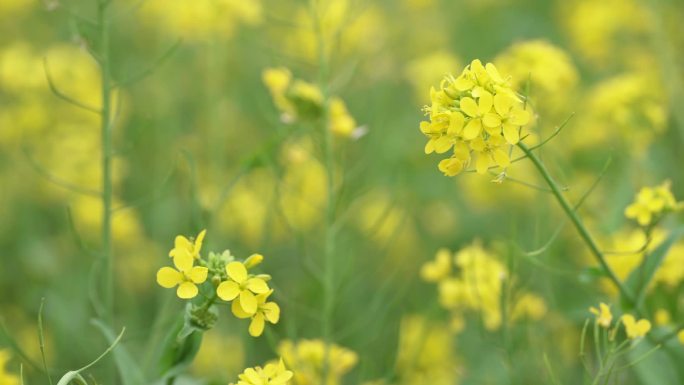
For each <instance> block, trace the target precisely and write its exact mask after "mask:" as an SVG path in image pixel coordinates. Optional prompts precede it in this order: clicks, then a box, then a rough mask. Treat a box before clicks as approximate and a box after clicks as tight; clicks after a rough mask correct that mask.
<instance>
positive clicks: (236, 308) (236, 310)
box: [230, 298, 252, 319]
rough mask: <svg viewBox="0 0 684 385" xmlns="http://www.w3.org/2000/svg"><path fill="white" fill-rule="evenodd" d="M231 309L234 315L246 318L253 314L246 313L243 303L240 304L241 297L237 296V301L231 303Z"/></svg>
mask: <svg viewBox="0 0 684 385" xmlns="http://www.w3.org/2000/svg"><path fill="white" fill-rule="evenodd" d="M230 310H231V311H232V312H233V315H234V316H236V317H237V318H241V319H245V318H250V317H251V316H252V315H251V314H247V313H245V311H244V310H242V305H240V298H236V299H235V301H233V303H232V304H231V305H230Z"/></svg>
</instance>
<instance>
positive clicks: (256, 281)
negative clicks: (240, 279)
mask: <svg viewBox="0 0 684 385" xmlns="http://www.w3.org/2000/svg"><path fill="white" fill-rule="evenodd" d="M246 287H247V289H249V290H250V291H251V292H252V293H254V294H263V293H266V292H268V290H269V289H268V284H266V281H264V280H263V279H261V278H250V279H248V280H247V284H246Z"/></svg>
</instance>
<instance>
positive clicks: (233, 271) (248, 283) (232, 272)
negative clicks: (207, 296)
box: [216, 261, 269, 324]
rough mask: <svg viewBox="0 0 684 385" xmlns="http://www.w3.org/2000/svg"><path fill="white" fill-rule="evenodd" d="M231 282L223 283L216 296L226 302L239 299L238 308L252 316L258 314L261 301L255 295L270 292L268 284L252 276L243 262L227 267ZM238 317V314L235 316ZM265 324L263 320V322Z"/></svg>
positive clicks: (233, 263)
mask: <svg viewBox="0 0 684 385" xmlns="http://www.w3.org/2000/svg"><path fill="white" fill-rule="evenodd" d="M226 273H227V274H228V278H229V280H227V281H223V282H221V284H220V285H219V286H218V287H217V288H216V294H217V295H218V296H219V298H221V299H222V300H224V301H233V300H236V299H238V298H239V302H237V303H238V308H239V309H240V310H242V312H244V313H247V314H248V315H252V314H254V313H256V312H257V310H258V305H259V301H258V300H257V297H256V296H255V295H257V294H265V293H268V292H269V288H268V284H267V283H266V281H264V280H263V279H262V278H259V277H254V276H251V275H250V274H248V273H247V268H246V267H245V265H244V264H243V263H242V262H238V261H233V262H230V263H228V264H227V265H226ZM235 315H236V316H238V314H235ZM262 324H263V320H262Z"/></svg>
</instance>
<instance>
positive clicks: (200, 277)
mask: <svg viewBox="0 0 684 385" xmlns="http://www.w3.org/2000/svg"><path fill="white" fill-rule="evenodd" d="M176 268H177V269H178V270H176V269H174V268H171V267H168V266H164V267H162V268H161V269H159V271H157V283H158V284H159V285H160V286H161V287H164V288H166V289H171V288H173V287H176V286H178V289H177V290H176V294H177V295H178V298H181V299H191V298H195V296H197V293H198V292H199V289H198V288H197V285H198V284H200V283H203V282H204V281H206V280H207V274H208V273H209V270H208V269H207V268H206V267H203V266H194V267H193V266H192V260H191V261H190V265H187V266H186V265H182V266H179V265H176Z"/></svg>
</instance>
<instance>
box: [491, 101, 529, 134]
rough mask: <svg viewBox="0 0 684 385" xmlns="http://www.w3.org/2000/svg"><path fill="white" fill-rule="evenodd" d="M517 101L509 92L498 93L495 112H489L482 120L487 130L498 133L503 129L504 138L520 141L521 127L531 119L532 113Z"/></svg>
mask: <svg viewBox="0 0 684 385" xmlns="http://www.w3.org/2000/svg"><path fill="white" fill-rule="evenodd" d="M515 102H516V100H515V99H513V98H512V97H511V96H510V95H508V94H503V93H502V94H496V96H494V111H495V112H489V113H487V114H486V115H485V116H484V118H483V120H482V122H483V123H484V125H485V127H486V128H487V132H489V133H490V134H492V135H498V134H499V133H500V132H502V131H503V135H504V138H506V141H507V142H508V143H510V144H516V143H518V141H519V140H520V133H519V132H520V127H522V126H524V125H526V124H527V123H529V121H530V113H529V112H527V111H525V110H524V109H523V106H518V105H516V104H515Z"/></svg>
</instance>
